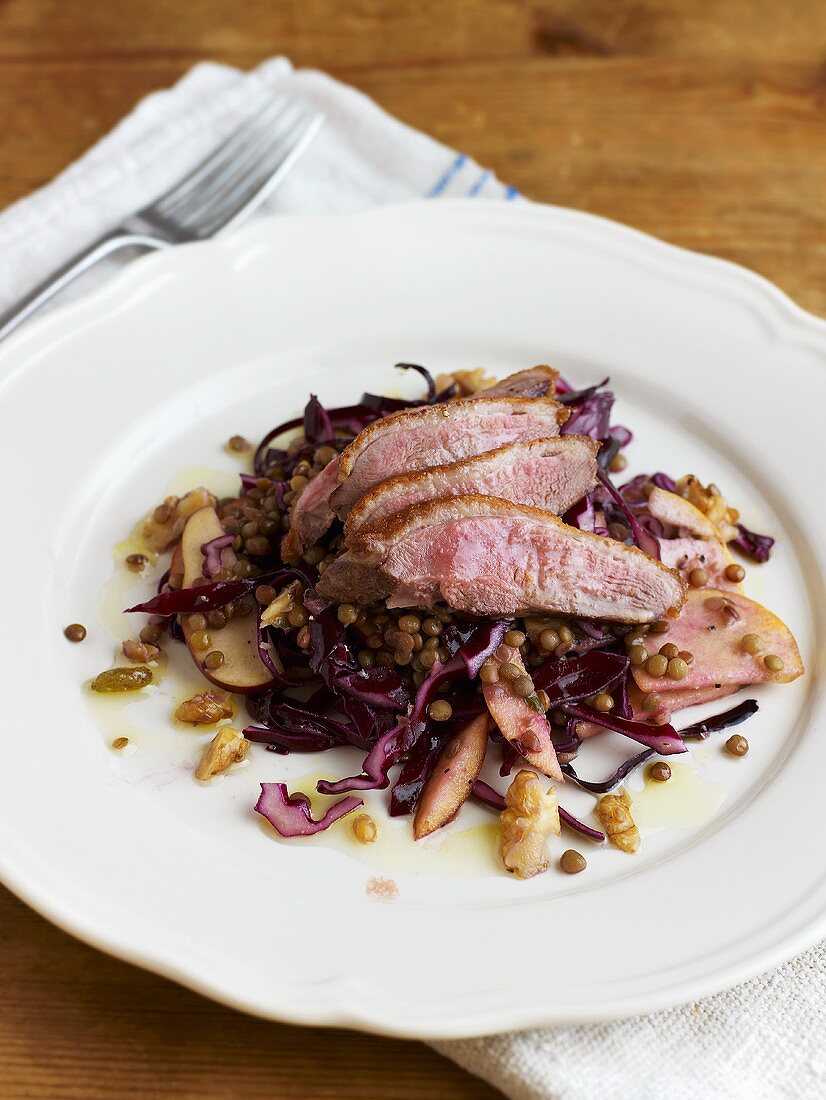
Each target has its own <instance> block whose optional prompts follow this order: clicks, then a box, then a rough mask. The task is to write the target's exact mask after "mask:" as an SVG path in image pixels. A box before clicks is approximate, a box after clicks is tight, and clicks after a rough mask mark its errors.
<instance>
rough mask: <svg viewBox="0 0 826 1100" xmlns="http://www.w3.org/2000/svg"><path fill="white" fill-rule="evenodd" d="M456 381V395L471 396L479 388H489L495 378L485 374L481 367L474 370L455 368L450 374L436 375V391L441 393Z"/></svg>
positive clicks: (477, 391)
mask: <svg viewBox="0 0 826 1100" xmlns="http://www.w3.org/2000/svg"><path fill="white" fill-rule="evenodd" d="M454 382H455V383H456V387H457V392H456V396H457V397H472V396H473V395H474V394H475V393H479V391H480V390H486V389H489V388H490V386H492V385H494V383H495V382H496V379H495V378H493V377H492V376H491V375H489V374H486V373H485V371H484V368H483V367H476V368H475V369H474V370H455V371H453V373H452V374H440V375H437V377H436V393H441V392H442V390H446V389H447V388H448V387H449V386H452V385H453V383H454Z"/></svg>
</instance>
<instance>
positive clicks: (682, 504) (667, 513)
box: [648, 487, 720, 539]
mask: <svg viewBox="0 0 826 1100" xmlns="http://www.w3.org/2000/svg"><path fill="white" fill-rule="evenodd" d="M648 511H649V512H650V513H651V515H652V516H654V518H655V519H658V520H659V521H660V523H665V524H667V525H668V526H670V527H679V528H681V533H685V534H686V535H693V536H694V537H695V538H698V539H720V532H719V531H718V529H717V527H716V526H715V525H714V524H713V523H712V522H711V520H710V519H709V518H708V516H706V515H704V514H703V513H702V512H701V511H700V509H699V508H696V507H695V506H694V505H693V504H692V503H691V502H690V501H688V500H686V499H685V497H681V496H678V495H677V494H676V493H669V492H668V490H667V489H660V488H658V487H655V488H653V489H652V490H651V493H650V495H649V497H648Z"/></svg>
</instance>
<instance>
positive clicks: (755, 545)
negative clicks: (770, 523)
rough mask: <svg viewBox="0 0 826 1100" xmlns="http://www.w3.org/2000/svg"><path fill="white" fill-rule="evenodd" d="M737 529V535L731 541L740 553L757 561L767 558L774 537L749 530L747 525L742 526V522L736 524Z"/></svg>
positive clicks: (766, 559) (764, 560) (763, 560)
mask: <svg viewBox="0 0 826 1100" xmlns="http://www.w3.org/2000/svg"><path fill="white" fill-rule="evenodd" d="M737 531H738V534H737V537H736V538H734V539H732V540H731V541H732V542H733V543H734V545H735V546H736V547H737V549H738V550H739V551H740V552H741V553H742V554H745V555H746V557H749V558H753V559H754V561H758V562H766V561H768V560H769V557H770V556H771V549H772V547H773V546H774V539H773V538H772V537H771V535H758V534H757V533H756V532H755V531H750V530H749V529H748V527H744V526H743V524H742V523H738V524H737Z"/></svg>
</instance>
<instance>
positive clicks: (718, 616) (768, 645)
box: [631, 588, 803, 706]
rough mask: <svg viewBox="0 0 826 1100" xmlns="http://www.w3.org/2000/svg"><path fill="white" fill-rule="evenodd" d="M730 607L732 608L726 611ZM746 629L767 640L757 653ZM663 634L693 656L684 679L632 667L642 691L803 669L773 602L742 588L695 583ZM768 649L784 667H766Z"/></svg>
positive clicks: (754, 679) (759, 679)
mask: <svg viewBox="0 0 826 1100" xmlns="http://www.w3.org/2000/svg"><path fill="white" fill-rule="evenodd" d="M728 607H731V608H732V609H733V613H729V612H728V611H727V608H728ZM746 634H757V635H758V636H759V637H760V638H761V639H762V641H763V645H762V648H761V650H760V652H759V653H757V654H756V655H752V654H751V653H748V652H746V650H745V649H744V648H743V638H744V636H745V635H746ZM657 640H660V638H659V637H658V639H657ZM661 640H662V641H663V642H673V643H674V645H676V646H677V648H678V649H680V650H688V651H689V652H690V653H693V654H694V660H693V662H692V663H691V664H690V665H689V668H688V675H687V676H686V677H685V678H684V679H682V680H671V679H669V678H668V677H667V676H651V675H649V674H648V673H647V672H646V671H645V669H644V668H632V670H631V671H632V673H633V676H634V680H635V681H636V683H637V686H638V687H639V689H640V691H642V693H643V694H646V693H648V692H652V691H654V692H657V693H658V694H663V693H664V692H669V691H671V690H676V689H678V688H679V689H680V690H681V691H687V690H689V689H695V690H696V689H700V688H713V687H714V686H715V685H717V684H719V685H721V686H722V687H725V686H730V685H732V684H738V685H742V686H745V685H746V684H762V683H768V682H771V681H773V682H775V683H781V684H785V683H788V682H789V681H790V680H796V679H797V677H798V676H801V675H802V673H803V662H802V661H801V659H800V652H799V650H798V648H797V643H796V642H795V640H794V637H793V636H792V633H791V631H790V630H789V628H788V627H787V626H786V625H785V623H783V622H782V621H781V620H780V619H778V618H777V616H776V615H773V614H772V613H771V611H769V610H768V608H765V607H763V606H762V604H759V603H756V602H755V601H754V600H750V599H749V598H748V597H747V596H743V595H742V594H741V593H740V592H732V591H728V590H726V591H724V590H720V589H713V588H693V589H690V590H689V592H688V596H687V598H686V602H685V605H684V606H683V609H682V611H681V612H680V616H679V618H677V619H675V620H674V621H673V622H671V623H670V624H669V629H668V633H667V634H666V635H663V636H662V639H661ZM769 654H774V655H775V656H777V657H779V658H780V659H781V660H782V661H783V668H782V669H780V670H779V671H777V672H772V671H771V670H770V669H768V668H767V667H766V665H765V662H764V658H765V657H766V656H767V655H769ZM684 705H686V706H687V705H688V704H684Z"/></svg>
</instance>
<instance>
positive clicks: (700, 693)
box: [577, 680, 742, 736]
mask: <svg viewBox="0 0 826 1100" xmlns="http://www.w3.org/2000/svg"><path fill="white" fill-rule="evenodd" d="M663 682H664V681H663ZM683 682H684V681H683ZM671 683H675V684H676V683H677V681H673V680H672V681H671ZM741 687H742V685H741V684H720V686H719V687H718V686H717V684H716V683H715V684H709V686H708V687H701V688H693V687H675V688H674V689H673V691H663V690H662V688H661V689H660V690H659V691H658V692H657V694H658V695H659V697H660V699H661V700H662V701H661V704H660V706H659V707H657V708H656V710H643V709H642V699H643V693H642V692H641V691H640V689H639V688H638V687H637V685H636V684H635V683H631V684H629V685H628V702H629V703H630V704H631V709H632V711H633V714H634V719H635V720H636V721H637V722H646V721H650V720H651V719H654V718H661V717H664V716H668V717H669V719H670V717H671V715H673V714H676V713H677V711H680V710H685V708H686V707H697V706H700V704H701V703H716V702H717V701H718V699H725V698H726V697H727V696H729V695H734V694H736V693H737V692H738V691H739V690H740V688H741ZM581 724H582V723H580V725H581ZM577 733H579V734H580V736H582V734H581V733H580V729H579V727H577Z"/></svg>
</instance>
